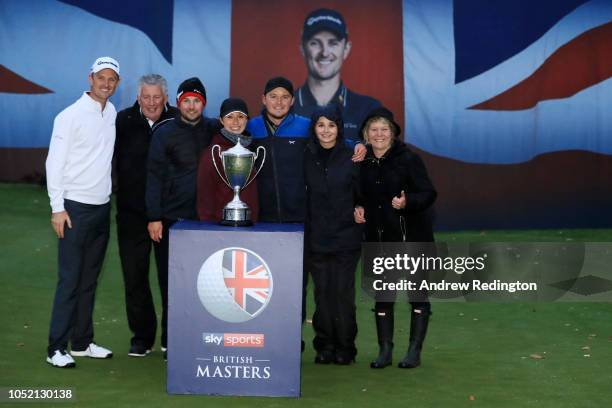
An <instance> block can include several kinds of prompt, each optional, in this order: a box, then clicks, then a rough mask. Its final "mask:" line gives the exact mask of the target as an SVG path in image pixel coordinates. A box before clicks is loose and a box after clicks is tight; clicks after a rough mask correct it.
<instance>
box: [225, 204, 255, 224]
mask: <svg viewBox="0 0 612 408" xmlns="http://www.w3.org/2000/svg"><path fill="white" fill-rule="evenodd" d="M220 224H221V225H229V226H231V227H249V226H251V225H253V221H251V210H250V209H249V208H248V207H246V205H245V206H244V207H239V208H234V207H229V206H226V207H225V208H224V209H223V217H221V222H220Z"/></svg>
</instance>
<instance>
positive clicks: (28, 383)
mask: <svg viewBox="0 0 612 408" xmlns="http://www.w3.org/2000/svg"><path fill="white" fill-rule="evenodd" d="M0 197H1V199H0V248H2V256H1V260H2V262H1V264H0V276H2V278H3V285H2V286H0V298H1V299H2V301H1V303H0V319H1V321H0V327H1V330H0V387H5V388H6V387H11V388H13V387H15V388H21V389H25V388H35V387H36V388H50V387H53V388H64V387H66V388H71V389H73V391H74V392H75V394H76V399H75V401H73V402H69V403H65V404H61V405H60V406H79V407H115V408H118V407H140V406H142V407H167V406H177V407H178V406H180V407H191V406H193V407H196V406H197V407H202V406H204V407H216V406H223V407H226V408H230V407H247V406H265V407H293V406H301V407H352V408H356V407H383V408H390V407H538V408H539V407H606V406H610V400H611V398H612V369H611V367H610V363H611V362H612V307H611V306H612V305H611V304H609V303H542V304H522V303H514V304H492V303H474V304H466V303H444V304H442V303H434V304H433V306H432V307H433V313H434V314H433V316H432V321H431V325H430V331H429V334H428V337H427V340H426V342H425V346H424V350H423V356H422V359H423V363H422V366H421V367H420V368H417V369H414V370H399V369H397V368H396V367H395V365H394V366H392V367H388V368H386V369H384V370H372V369H370V368H369V362H370V361H371V360H372V359H374V357H375V356H376V354H377V351H378V346H377V344H376V333H375V327H374V319H373V313H372V312H371V308H372V306H373V304H372V301H371V300H370V299H368V298H365V297H363V296H358V304H357V317H358V324H359V334H358V337H357V348H358V350H359V354H358V355H357V363H356V364H354V365H353V366H348V367H344V366H334V365H331V366H319V365H315V364H314V363H313V360H314V352H313V350H312V346H311V341H312V337H313V333H312V327H311V325H310V324H306V325H305V326H304V328H303V333H304V339H305V340H306V343H307V347H306V351H305V352H304V353H303V355H302V397H301V398H299V399H285V398H250V397H248V398H247V397H209V396H174V395H172V396H171V395H168V394H166V392H165V375H166V367H165V363H164V361H163V359H162V354H161V352H160V350H159V346H158V344H157V345H156V350H155V351H154V352H153V353H152V354H151V355H150V356H148V357H146V358H130V357H128V356H127V351H128V346H129V338H130V333H129V330H128V327H127V322H126V315H125V303H124V295H123V282H122V277H121V270H120V266H119V257H118V253H117V252H118V251H117V242H116V231H115V226H114V218H113V225H112V226H111V241H110V243H109V248H108V252H107V256H106V261H105V264H104V269H103V272H102V275H101V277H100V280H99V286H98V291H97V300H96V308H95V313H94V322H95V323H94V324H95V333H96V335H95V340H96V341H97V342H98V343H99V344H101V345H103V346H105V347H108V348H110V349H111V350H113V352H114V358H113V359H111V360H103V361H94V360H91V359H89V360H88V359H77V368H76V369H72V370H60V369H55V368H52V367H51V366H49V365H48V364H47V363H46V362H45V354H46V345H47V334H48V328H49V319H50V313H51V304H52V297H53V294H54V288H55V283H56V274H57V267H56V256H57V255H56V252H57V248H56V245H57V239H56V238H55V236H54V234H53V232H52V229H51V226H50V223H49V218H50V208H49V202H48V198H47V195H46V191H45V189H44V188H42V187H40V186H34V185H11V184H0ZM436 239H437V241H449V242H450V241H453V242H476V241H479V242H481V241H496V242H500V241H501V242H503V241H523V242H528V241H571V240H573V241H597V242H600V241H605V242H609V241H612V231H611V230H540V231H475V232H461V233H439V234H437V235H436ZM154 275H155V274H154V273H151V277H152V282H151V283H152V287H153V288H158V285H157V283H156V282H155V279H153V277H154ZM309 292H310V293H309V295H310V296H311V291H309ZM155 297H156V304H157V305H158V307H157V310H158V311H159V310H160V308H159V303H160V301H159V293H155ZM396 310H397V312H398V313H397V314H398V316H397V317H396V324H397V327H396V334H395V339H394V340H395V350H394V351H395V353H394V362H397V361H398V360H399V359H400V358H401V357H403V355H404V353H405V351H406V347H407V338H408V333H407V330H408V306H407V305H404V304H399V305H397V309H396ZM312 311H313V307H312V299H311V298H309V308H308V313H309V316H311V315H312ZM309 318H310V317H309ZM39 405H40V406H50V404H49V403H41V404H37V403H29V404H24V403H18V404H7V403H0V408H1V407H4V406H24V407H31V406H39Z"/></svg>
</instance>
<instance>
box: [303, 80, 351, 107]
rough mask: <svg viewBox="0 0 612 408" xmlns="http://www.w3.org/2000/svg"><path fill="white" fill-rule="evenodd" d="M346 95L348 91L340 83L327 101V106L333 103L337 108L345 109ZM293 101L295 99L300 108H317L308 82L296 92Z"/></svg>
mask: <svg viewBox="0 0 612 408" xmlns="http://www.w3.org/2000/svg"><path fill="white" fill-rule="evenodd" d="M347 93H348V90H347V89H346V87H345V86H344V83H342V82H340V86H339V87H338V89H337V90H336V93H335V94H334V96H333V97H332V98H331V100H330V101H329V103H328V105H331V104H334V103H335V104H337V105H338V106H342V107H343V108H346V100H347V98H346V96H347ZM295 99H296V102H297V104H298V105H299V106H300V107H303V106H318V105H317V100H316V99H315V97H314V96H313V94H312V92H310V88H309V87H308V82H305V83H304V85H302V86H301V87H300V88H299V89H298V90H297V95H296V97H295Z"/></svg>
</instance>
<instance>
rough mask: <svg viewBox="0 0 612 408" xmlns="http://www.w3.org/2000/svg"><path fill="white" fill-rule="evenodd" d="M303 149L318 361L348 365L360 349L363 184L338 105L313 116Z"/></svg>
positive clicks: (306, 238) (316, 112)
mask: <svg viewBox="0 0 612 408" xmlns="http://www.w3.org/2000/svg"><path fill="white" fill-rule="evenodd" d="M311 120H312V122H311V130H310V135H311V138H310V141H309V143H308V145H307V147H306V149H305V151H304V180H305V184H306V217H305V224H304V231H305V246H308V248H309V256H308V263H307V264H308V267H309V270H310V273H311V274H312V280H313V282H314V298H315V312H314V316H313V319H312V325H313V328H314V330H315V338H314V341H313V345H314V348H315V350H316V351H317V355H316V357H315V363H317V364H329V363H332V362H333V363H335V364H340V365H348V364H350V363H352V362H353V361H354V359H355V355H356V354H357V349H356V348H355V337H356V336H357V320H356V316H355V268H356V267H357V262H358V261H359V255H360V249H361V226H360V225H358V224H356V223H355V222H354V219H353V210H354V208H355V203H356V197H357V195H358V189H359V165H358V164H356V163H353V162H352V161H351V157H352V156H353V149H352V148H349V147H347V146H346V145H345V143H344V140H343V137H342V132H343V123H342V117H341V114H340V112H339V110H338V109H337V108H335V107H326V108H322V109H319V110H317V111H315V112H314V113H313V115H312V118H311Z"/></svg>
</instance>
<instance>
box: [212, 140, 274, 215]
mask: <svg viewBox="0 0 612 408" xmlns="http://www.w3.org/2000/svg"><path fill="white" fill-rule="evenodd" d="M259 149H261V150H262V152H263V155H262V159H261V163H260V164H259V169H257V171H256V172H255V175H254V176H253V177H250V176H251V172H252V171H253V167H254V166H255V161H256V160H257V159H258V158H259V155H260V150H259ZM215 151H217V153H216V155H215ZM211 154H212V161H213V164H214V166H215V170H217V174H218V175H219V177H221V180H223V182H224V183H225V184H227V186H228V187H229V188H231V189H232V191H233V192H234V199H233V200H232V201H230V202H229V203H227V205H226V206H225V207H224V208H223V214H222V216H221V224H222V225H231V226H234V227H239V226H247V225H253V221H251V209H250V208H249V206H248V205H246V203H244V202H243V201H242V200H240V190H242V189H244V188H246V187H247V186H248V185H249V184H251V182H252V181H253V180H255V177H257V175H258V174H259V172H260V171H261V168H262V167H263V164H264V161H265V160H266V149H265V148H264V147H263V146H259V147H258V148H257V150H256V153H253V152H252V151H250V150H249V149H247V148H245V147H244V146H242V145H241V144H240V140H238V143H236V145H235V146H234V147H232V148H231V149H227V150H226V151H224V152H221V146H219V145H214V146H213V147H212V151H211ZM216 156H219V158H220V159H221V165H222V168H223V174H221V172H220V171H219V167H218V166H217V160H216Z"/></svg>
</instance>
